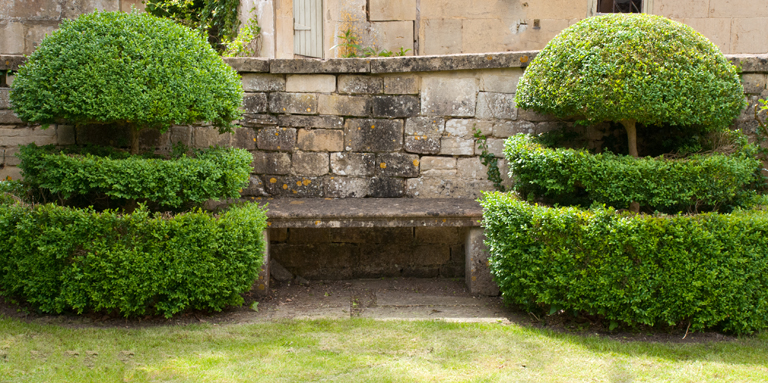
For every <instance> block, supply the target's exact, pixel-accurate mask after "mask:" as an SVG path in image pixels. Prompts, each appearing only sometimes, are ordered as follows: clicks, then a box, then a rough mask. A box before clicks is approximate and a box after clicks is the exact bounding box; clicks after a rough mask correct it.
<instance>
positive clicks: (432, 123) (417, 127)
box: [405, 117, 445, 138]
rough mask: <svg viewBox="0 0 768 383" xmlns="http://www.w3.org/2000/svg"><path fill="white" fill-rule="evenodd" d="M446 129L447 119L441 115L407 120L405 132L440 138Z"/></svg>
mask: <svg viewBox="0 0 768 383" xmlns="http://www.w3.org/2000/svg"><path fill="white" fill-rule="evenodd" d="M444 131H445V120H444V119H443V118H441V117H413V118H409V119H407V120H405V134H406V135H409V136H427V137H432V138H440V137H441V136H442V135H443V132H444Z"/></svg>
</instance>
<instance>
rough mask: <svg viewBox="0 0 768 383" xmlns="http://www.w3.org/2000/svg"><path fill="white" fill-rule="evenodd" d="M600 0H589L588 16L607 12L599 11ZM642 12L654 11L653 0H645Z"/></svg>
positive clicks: (649, 12)
mask: <svg viewBox="0 0 768 383" xmlns="http://www.w3.org/2000/svg"><path fill="white" fill-rule="evenodd" d="M598 3H599V0H587V17H592V16H597V15H605V13H599V12H597V4H598ZM640 12H641V13H648V14H651V13H653V0H643V4H642V9H641V10H640Z"/></svg>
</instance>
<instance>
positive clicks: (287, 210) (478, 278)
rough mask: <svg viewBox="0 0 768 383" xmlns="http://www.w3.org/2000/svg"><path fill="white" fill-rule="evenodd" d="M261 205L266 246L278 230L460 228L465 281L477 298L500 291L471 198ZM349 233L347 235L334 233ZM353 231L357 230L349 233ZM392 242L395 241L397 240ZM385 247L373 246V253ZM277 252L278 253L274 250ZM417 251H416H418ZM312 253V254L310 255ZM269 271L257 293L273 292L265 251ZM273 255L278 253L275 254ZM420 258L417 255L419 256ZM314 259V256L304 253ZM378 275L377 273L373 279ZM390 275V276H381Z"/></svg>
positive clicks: (291, 201) (477, 208)
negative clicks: (264, 208) (264, 213)
mask: <svg viewBox="0 0 768 383" xmlns="http://www.w3.org/2000/svg"><path fill="white" fill-rule="evenodd" d="M259 202H266V203H268V213H267V216H268V217H269V221H268V224H269V229H270V230H267V231H266V232H265V237H266V239H267V243H269V242H270V239H271V240H272V241H273V243H274V241H275V238H270V236H269V234H268V233H269V232H272V233H273V236H274V233H277V232H278V231H277V230H276V229H288V230H294V232H299V233H304V235H307V234H309V233H311V231H309V229H320V230H323V229H325V230H327V229H355V228H357V229H363V230H364V229H366V228H374V229H375V228H379V229H380V230H393V229H392V228H415V229H414V230H420V229H419V228H459V229H460V230H458V231H456V232H457V233H461V234H462V235H463V236H464V238H462V239H459V242H462V243H463V250H464V266H465V269H464V278H465V280H466V284H467V287H468V288H469V290H470V292H471V293H473V294H480V295H498V288H497V287H496V285H495V283H494V282H493V281H492V279H491V274H490V272H489V269H488V254H487V251H486V249H485V246H484V244H483V240H484V236H483V230H482V228H481V227H480V222H481V220H482V208H481V207H480V204H479V203H478V202H477V201H475V200H472V199H451V198H442V199H408V198H397V199H394V198H350V199H323V198H317V199H311V198H300V199H299V198H285V199H267V200H262V201H259ZM336 232H337V233H343V234H344V235H346V233H347V231H338V230H337V231H336ZM348 232H349V233H352V232H353V231H352V230H350V231H348ZM397 240H398V239H397V238H393V239H392V241H397ZM386 245H387V244H381V243H369V244H364V246H369V249H370V252H371V253H374V254H375V253H376V251H377V250H378V249H375V248H371V247H383V246H386ZM273 250H278V248H275V249H273ZM416 251H417V252H418V249H417V250H416ZM308 252H311V251H308ZM266 253H267V259H265V269H264V271H263V272H262V275H261V277H260V281H259V286H258V287H259V289H262V290H266V289H268V288H269V278H268V276H269V275H270V274H269V273H270V270H269V253H270V250H269V249H267V252H266ZM273 254H274V251H273ZM416 255H418V254H416ZM300 256H303V257H312V256H313V254H300ZM371 276H374V275H371ZM381 276H387V275H381Z"/></svg>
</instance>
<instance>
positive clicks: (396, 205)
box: [259, 198, 483, 228]
mask: <svg viewBox="0 0 768 383" xmlns="http://www.w3.org/2000/svg"><path fill="white" fill-rule="evenodd" d="M259 202H264V200H262V201H259ZM266 202H267V203H268V204H269V205H268V209H269V210H268V212H267V217H268V218H269V227H270V228H302V227H304V228H339V227H417V226H433V227H479V226H480V220H481V219H482V216H483V209H482V208H481V207H480V204H479V203H478V202H477V201H475V200H473V199H466V198H434V199H411V198H347V199H330V198H300V199H296V198H287V199H279V198H278V199H267V200H266Z"/></svg>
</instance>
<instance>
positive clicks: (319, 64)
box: [269, 58, 371, 74]
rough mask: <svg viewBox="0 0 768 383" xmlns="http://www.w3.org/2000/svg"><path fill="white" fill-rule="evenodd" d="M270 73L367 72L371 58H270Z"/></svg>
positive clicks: (369, 68) (369, 69)
mask: <svg viewBox="0 0 768 383" xmlns="http://www.w3.org/2000/svg"><path fill="white" fill-rule="evenodd" d="M269 71H270V72H272V73H309V74H316V73H369V72H370V71H371V60H370V59H367V58H359V59H328V60H306V59H272V60H271V61H270V62H269Z"/></svg>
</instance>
